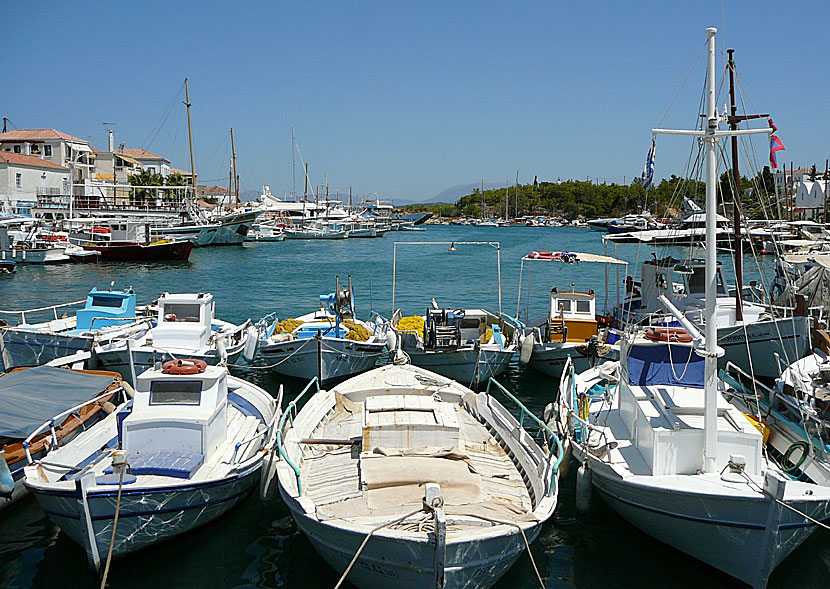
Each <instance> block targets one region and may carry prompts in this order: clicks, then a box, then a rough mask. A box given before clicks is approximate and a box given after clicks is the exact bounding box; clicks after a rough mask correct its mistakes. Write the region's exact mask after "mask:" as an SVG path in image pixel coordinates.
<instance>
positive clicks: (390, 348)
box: [386, 327, 398, 354]
mask: <svg viewBox="0 0 830 589" xmlns="http://www.w3.org/2000/svg"><path fill="white" fill-rule="evenodd" d="M397 348H398V332H397V331H395V330H394V329H392V328H391V327H390V328H389V329H387V330H386V351H387V352H389V353H390V354H392V353H393V352H394V351H395V350H396V349H397Z"/></svg>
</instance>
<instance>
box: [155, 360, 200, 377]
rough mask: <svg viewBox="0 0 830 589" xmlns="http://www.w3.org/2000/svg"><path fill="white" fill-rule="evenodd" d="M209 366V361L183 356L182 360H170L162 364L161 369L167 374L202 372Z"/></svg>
mask: <svg viewBox="0 0 830 589" xmlns="http://www.w3.org/2000/svg"><path fill="white" fill-rule="evenodd" d="M206 368H207V362H205V361H204V360H196V359H194V358H183V359H181V360H169V361H167V362H165V363H164V365H162V367H161V370H162V372H164V373H165V374H201V373H202V372H204V371H205V369H206Z"/></svg>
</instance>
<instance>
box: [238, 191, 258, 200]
mask: <svg viewBox="0 0 830 589" xmlns="http://www.w3.org/2000/svg"><path fill="white" fill-rule="evenodd" d="M259 194H260V192H259V190H246V191H244V192H240V193H239V200H241V201H243V202H250V201H252V200H256V199H258V198H259Z"/></svg>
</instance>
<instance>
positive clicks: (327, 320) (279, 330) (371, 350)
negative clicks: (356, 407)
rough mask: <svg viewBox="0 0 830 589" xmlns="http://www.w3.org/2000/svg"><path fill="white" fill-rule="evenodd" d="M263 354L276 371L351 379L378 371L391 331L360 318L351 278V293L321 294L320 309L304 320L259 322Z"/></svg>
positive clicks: (303, 376) (302, 376)
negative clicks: (357, 312) (350, 377)
mask: <svg viewBox="0 0 830 589" xmlns="http://www.w3.org/2000/svg"><path fill="white" fill-rule="evenodd" d="M257 328H258V329H259V352H260V354H261V355H262V357H263V359H264V360H265V362H266V363H267V364H268V365H269V366H270V367H271V370H273V371H274V372H276V373H278V374H284V375H286V376H291V377H293V378H300V379H304V380H308V379H311V378H312V377H314V376H317V377H318V378H319V379H320V381H321V382H326V381H329V380H335V379H342V378H347V377H349V376H354V375H355V374H359V373H361V372H364V371H366V370H369V369H370V368H372V367H374V366H375V364H376V363H377V361H378V360H379V359H380V357H381V356H382V355H383V354H384V353H385V352H386V346H387V337H386V328H385V327H384V326H381V325H376V324H374V323H369V322H365V321H361V320H359V319H357V318H356V317H355V313H354V307H353V302H352V289H351V277H350V278H349V287H348V289H347V290H341V288H340V283H339V281H338V282H337V284H336V289H335V292H334V293H332V294H328V295H320V307H319V308H318V309H317V310H316V311H313V312H311V313H307V314H305V315H301V316H299V317H296V318H293V319H288V320H284V321H278V320H277V319H276V318H275V317H274V316H268V317H264V318H263V319H261V320H260V321H259V322H257Z"/></svg>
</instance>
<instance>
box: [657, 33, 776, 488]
mask: <svg viewBox="0 0 830 589" xmlns="http://www.w3.org/2000/svg"><path fill="white" fill-rule="evenodd" d="M717 32H718V30H717V29H716V28H714V27H710V28H708V29H706V37H707V45H708V60H707V66H706V113H705V115H706V126H705V128H704V129H703V131H685V130H676V129H652V133H655V134H657V133H662V134H667V135H692V136H696V137H701V138H703V140H704V142H705V144H706V148H705V149H706V275H705V279H706V282H705V286H706V305H705V316H706V325H705V337H706V344H705V351H703V352H699V353H702V354H703V355H704V356H705V357H706V369H705V377H704V379H705V380H704V410H703V472H716V471H717V466H716V465H717V459H718V452H717V450H718V388H717V369H718V357H719V356H722V355H723V349H722V348H719V347H718V330H717V327H718V326H717V322H716V320H715V305H716V302H717V294H718V293H717V290H716V289H717V283H716V277H717V255H716V254H717V252H716V243H715V235H716V215H717V206H718V203H717V186H718V178H717V176H718V161H717V154H716V149H717V142H718V141H719V140H720V138H721V137H729V136H732V135H752V134H755V133H772V129H769V128H766V129H745V130H736V131H720V130H718V125H719V124H720V123H721V122H722V120H723V119H722V118H721V117H720V116H719V115H718V113H717V110H716V108H715V35H716V34H717Z"/></svg>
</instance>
